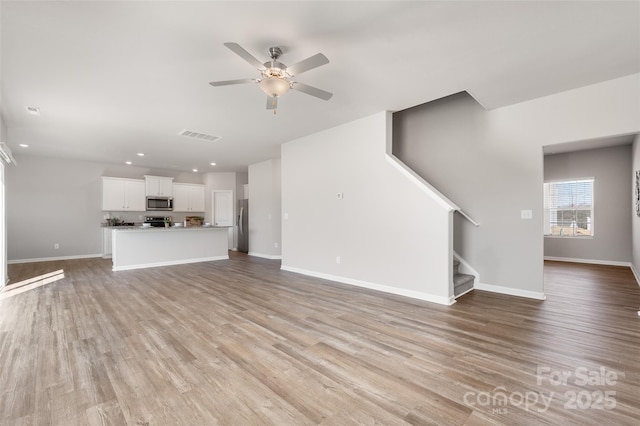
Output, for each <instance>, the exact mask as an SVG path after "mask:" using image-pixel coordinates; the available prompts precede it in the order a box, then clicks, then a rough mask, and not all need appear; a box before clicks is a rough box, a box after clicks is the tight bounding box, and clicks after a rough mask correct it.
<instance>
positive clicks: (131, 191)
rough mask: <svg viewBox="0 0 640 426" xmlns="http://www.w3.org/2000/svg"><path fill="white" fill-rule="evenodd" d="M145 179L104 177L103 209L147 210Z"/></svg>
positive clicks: (112, 210) (115, 210) (117, 210)
mask: <svg viewBox="0 0 640 426" xmlns="http://www.w3.org/2000/svg"><path fill="white" fill-rule="evenodd" d="M144 194H145V184H144V181H143V180H138V179H123V178H112V177H103V178H102V210H105V211H111V212H122V211H134V212H143V211H145V210H146V209H145V203H144V200H145V195H144Z"/></svg>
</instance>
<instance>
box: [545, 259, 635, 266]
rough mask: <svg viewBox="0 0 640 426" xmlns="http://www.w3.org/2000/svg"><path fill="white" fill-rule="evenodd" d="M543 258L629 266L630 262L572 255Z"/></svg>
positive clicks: (557, 260)
mask: <svg viewBox="0 0 640 426" xmlns="http://www.w3.org/2000/svg"><path fill="white" fill-rule="evenodd" d="M544 260H553V261H555V262H572V263H589V264H592V265H607V266H629V267H630V266H631V262H619V261H617V260H596V259H576V258H573V257H554V256H544Z"/></svg>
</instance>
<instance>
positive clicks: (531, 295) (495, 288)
mask: <svg viewBox="0 0 640 426" xmlns="http://www.w3.org/2000/svg"><path fill="white" fill-rule="evenodd" d="M474 289H476V290H482V291H490V292H492V293H500V294H508V295H509V296H518V297H526V298H527V299H536V300H545V299H546V298H547V296H545V294H544V293H543V292H539V291H531V290H521V289H519V288H512V287H502V286H499V285H492V284H482V283H478V284H476V285H475V286H474Z"/></svg>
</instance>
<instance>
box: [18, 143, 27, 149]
mask: <svg viewBox="0 0 640 426" xmlns="http://www.w3.org/2000/svg"><path fill="white" fill-rule="evenodd" d="M20 146H21V147H22V148H29V145H27V144H26V143H21V144H20Z"/></svg>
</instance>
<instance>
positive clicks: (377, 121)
mask: <svg viewBox="0 0 640 426" xmlns="http://www.w3.org/2000/svg"><path fill="white" fill-rule="evenodd" d="M389 124H390V116H389V115H388V114H387V113H384V112H382V113H378V114H376V115H373V116H370V117H367V118H363V119H360V120H357V121H354V122H351V123H348V124H345V125H342V126H339V127H335V128H332V129H328V130H325V131H322V132H319V133H316V134H313V135H310V136H306V137H303V138H300V139H297V140H295V141H292V142H289V143H285V144H283V145H282V212H283V215H284V220H283V228H282V268H283V269H286V270H291V271H296V272H302V273H306V274H310V275H316V276H320V277H326V278H329V279H333V280H336V281H342V282H346V283H350V284H355V285H361V286H365V287H369V288H375V289H379V290H383V291H389V292H393V293H398V294H405V295H409V296H412V297H418V298H422V299H426V300H431V301H435V302H439V303H449V302H450V300H449V287H448V282H449V277H450V273H449V265H450V259H449V256H450V252H449V246H450V241H449V237H450V227H449V224H450V223H451V220H450V219H451V218H450V216H451V213H449V212H448V211H447V210H446V209H444V208H443V207H442V206H441V205H439V204H438V203H437V201H435V200H433V199H432V198H429V197H428V196H427V195H426V194H425V193H424V192H423V190H422V189H421V188H420V187H418V186H417V185H415V184H414V183H413V182H412V181H410V180H408V179H407V178H406V176H404V175H403V174H401V173H400V172H399V171H398V169H396V168H395V167H394V166H392V164H391V162H390V161H388V159H387V158H386V143H387V129H388V126H389ZM249 184H250V186H251V189H253V182H252V181H251V176H250V183H249ZM338 193H340V194H343V198H342V199H338V196H337V194H338ZM252 194H253V191H252ZM338 256H339V257H340V263H339V264H338V263H337V262H336V257H338Z"/></svg>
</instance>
